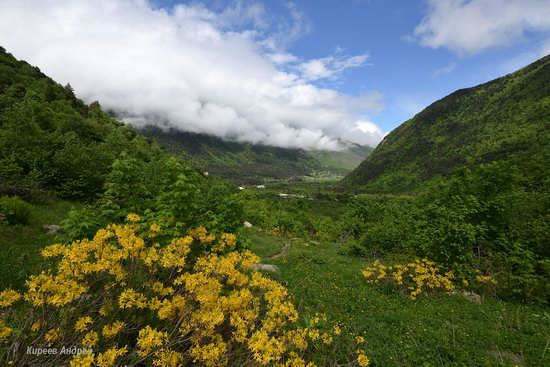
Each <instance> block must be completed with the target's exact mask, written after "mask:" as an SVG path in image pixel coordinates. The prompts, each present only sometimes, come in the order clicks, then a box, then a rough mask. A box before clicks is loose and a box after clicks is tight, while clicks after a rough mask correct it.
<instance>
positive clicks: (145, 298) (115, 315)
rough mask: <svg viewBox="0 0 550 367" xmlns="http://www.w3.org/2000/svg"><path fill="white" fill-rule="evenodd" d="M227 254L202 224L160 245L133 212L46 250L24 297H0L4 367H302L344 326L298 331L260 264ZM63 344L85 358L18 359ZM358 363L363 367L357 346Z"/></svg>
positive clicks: (225, 240) (231, 238) (228, 241)
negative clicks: (45, 264) (44, 266)
mask: <svg viewBox="0 0 550 367" xmlns="http://www.w3.org/2000/svg"><path fill="white" fill-rule="evenodd" d="M235 245H236V236H235V235H233V234H228V233H221V234H219V235H217V236H216V235H213V234H210V233H208V232H207V231H206V229H205V228H204V227H199V228H196V229H191V230H188V232H187V235H184V236H181V237H177V238H169V237H168V238H167V237H166V235H165V233H163V232H162V229H161V226H158V225H156V224H153V225H145V224H144V223H142V222H141V219H140V217H139V216H137V215H136V214H129V215H128V216H127V223H126V224H124V225H109V226H107V227H106V228H104V229H101V230H99V231H98V232H97V233H96V234H95V236H94V237H93V239H91V240H82V241H75V242H73V243H71V244H70V245H60V244H56V245H52V246H49V247H46V248H45V249H44V250H43V252H42V255H43V256H44V257H47V258H49V257H59V258H60V261H59V262H58V263H57V265H55V267H54V268H53V269H51V271H48V272H43V273H41V274H38V275H33V276H31V277H30V278H29V279H28V280H27V282H26V284H27V290H26V292H25V293H24V294H19V293H17V292H15V291H13V290H9V289H8V290H5V291H3V292H0V307H2V308H7V307H13V306H14V305H18V306H20V307H19V308H18V309H12V310H11V311H8V312H7V313H5V314H3V315H2V316H1V318H0V343H2V340H4V341H7V342H8V345H7V348H6V350H7V351H6V353H5V354H4V357H3V360H2V361H1V364H2V365H6V366H7V365H16V366H20V365H68V364H70V366H91V365H93V364H94V363H95V364H96V365H99V366H113V365H128V366H136V365H140V366H141V365H153V366H181V365H199V366H219V365H264V366H265V365H269V366H272V365H276V366H304V367H305V366H306V360H305V359H304V358H305V357H304V356H305V355H307V351H308V350H310V349H313V348H315V350H319V348H318V347H317V346H315V345H317V344H321V343H324V344H331V343H333V337H334V338H336V337H337V336H338V335H340V332H341V331H340V329H339V328H338V329H337V330H336V329H335V331H334V332H333V333H332V334H331V335H329V334H328V333H327V332H326V331H325V332H323V331H322V330H320V328H318V327H317V325H316V323H315V322H314V323H310V324H308V326H305V327H300V326H299V324H298V322H299V316H298V312H297V310H296V308H295V307H294V305H293V303H292V302H291V300H290V298H289V295H288V291H287V290H286V288H285V287H284V286H282V285H281V284H279V283H277V282H276V281H274V280H271V279H269V278H267V277H266V276H264V275H262V274H261V273H259V272H256V271H252V270H251V266H252V265H253V264H255V263H257V262H258V260H259V259H258V257H256V256H255V255H254V254H252V253H251V252H249V251H244V252H238V251H235V250H234V248H235ZM22 311H26V312H22ZM63 346H76V347H77V348H82V349H83V350H84V349H90V350H86V352H87V353H82V354H78V355H74V356H72V355H67V354H65V355H63V354H54V355H38V356H37V355H33V354H27V353H26V351H27V347H34V348H46V347H51V348H58V350H60V349H61V348H62V347H63ZM355 349H356V348H355ZM355 359H356V361H357V363H359V364H360V365H361V366H366V365H367V364H368V358H367V357H366V355H365V354H364V352H363V351H362V350H361V349H360V348H359V349H357V352H356V356H355ZM307 366H313V364H312V363H307Z"/></svg>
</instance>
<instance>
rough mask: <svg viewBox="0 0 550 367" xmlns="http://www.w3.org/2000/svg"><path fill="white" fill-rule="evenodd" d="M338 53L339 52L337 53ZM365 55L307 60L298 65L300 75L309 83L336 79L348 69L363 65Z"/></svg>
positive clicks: (334, 56) (365, 59)
mask: <svg viewBox="0 0 550 367" xmlns="http://www.w3.org/2000/svg"><path fill="white" fill-rule="evenodd" d="M337 53H339V52H337ZM367 57H368V56H367V54H362V55H356V56H345V55H338V54H337V55H331V56H328V57H324V58H320V59H313V60H308V61H306V62H303V63H301V64H300V65H298V70H299V72H300V73H301V75H302V76H303V77H304V78H305V79H307V80H311V81H316V80H320V79H330V80H333V79H336V78H338V77H339V76H341V75H342V73H343V72H345V71H346V70H348V69H353V68H358V67H361V66H364V65H365V62H366V61H367Z"/></svg>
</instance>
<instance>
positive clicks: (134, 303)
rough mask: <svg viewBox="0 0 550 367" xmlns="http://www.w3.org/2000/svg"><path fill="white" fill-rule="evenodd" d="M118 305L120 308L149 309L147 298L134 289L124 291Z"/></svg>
mask: <svg viewBox="0 0 550 367" xmlns="http://www.w3.org/2000/svg"><path fill="white" fill-rule="evenodd" d="M118 304H119V306H120V308H123V309H124V308H131V307H136V308H146V307H147V298H146V297H145V296H144V295H143V294H141V293H139V292H136V291H134V290H133V289H131V288H130V289H127V290H125V291H123V292H122V293H121V294H120V296H119V297H118Z"/></svg>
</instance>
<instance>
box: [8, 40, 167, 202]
mask: <svg viewBox="0 0 550 367" xmlns="http://www.w3.org/2000/svg"><path fill="white" fill-rule="evenodd" d="M122 152H126V154H128V155H130V156H132V157H135V158H138V159H140V160H155V159H157V160H158V159H160V157H166V156H167V155H166V153H163V152H162V151H161V149H160V148H159V147H158V146H157V145H155V144H153V143H151V142H150V141H147V140H145V139H144V138H140V137H138V136H136V134H135V132H134V131H133V130H132V129H131V128H129V127H128V126H125V125H123V124H122V123H120V122H118V121H116V120H115V119H113V118H111V117H110V116H109V115H108V114H106V113H105V112H103V110H102V109H101V106H100V105H99V103H97V102H94V103H92V104H91V105H89V106H87V105H85V104H84V103H83V102H82V101H81V100H79V99H77V98H76V97H75V96H74V93H73V92H72V88H71V87H70V86H67V87H62V86H61V85H59V84H57V83H55V82H54V81H53V80H51V79H50V78H48V77H47V76H45V75H44V74H42V72H40V70H39V69H38V68H33V67H31V66H30V65H29V64H27V63H26V62H24V61H18V60H16V59H15V58H14V57H13V56H12V55H10V54H9V53H7V52H5V50H4V49H1V50H0V157H2V158H1V159H0V194H7V195H14V194H17V195H20V196H23V195H24V196H25V197H27V196H30V194H32V192H33V190H35V189H36V188H40V189H43V190H47V191H50V192H53V193H54V194H56V195H58V196H60V197H64V198H72V199H77V200H87V201H91V200H93V199H95V197H96V195H97V194H98V193H100V192H101V191H102V189H103V184H104V181H105V178H106V175H107V174H108V172H109V170H110V167H111V165H112V163H113V162H114V160H115V159H116V158H117V157H119V156H120V154H121V153H122Z"/></svg>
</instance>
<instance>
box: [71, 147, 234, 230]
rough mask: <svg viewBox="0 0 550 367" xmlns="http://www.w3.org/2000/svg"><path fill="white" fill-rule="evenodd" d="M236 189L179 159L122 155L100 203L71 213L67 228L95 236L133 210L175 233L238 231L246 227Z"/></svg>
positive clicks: (114, 164) (107, 182) (116, 163)
mask: <svg viewBox="0 0 550 367" xmlns="http://www.w3.org/2000/svg"><path fill="white" fill-rule="evenodd" d="M234 192H235V188H234V187H233V186H232V185H230V184H228V183H226V182H223V181H220V180H217V179H210V178H203V177H202V176H200V175H199V174H198V173H197V172H196V171H195V170H193V169H191V168H190V167H189V166H187V165H186V164H185V163H184V162H181V161H180V160H178V159H177V158H174V157H172V158H165V159H163V160H161V161H157V160H151V161H140V160H138V159H136V158H134V157H132V156H130V155H128V154H126V153H122V154H121V155H120V157H119V158H117V159H116V160H115V161H114V162H113V164H112V166H111V171H110V172H109V173H108V174H107V176H106V178H105V191H104V192H103V193H101V194H100V195H99V198H98V200H97V202H96V203H94V204H91V205H88V206H86V207H84V208H81V209H78V210H75V211H73V212H71V213H69V216H68V218H67V219H66V220H65V221H63V226H64V228H65V229H66V230H67V232H68V233H70V235H71V236H72V238H83V237H90V236H92V235H93V233H95V231H96V230H97V229H99V228H101V227H102V226H104V225H106V224H107V223H110V222H120V221H121V220H122V219H123V218H124V216H125V213H126V212H127V211H133V212H141V213H144V214H143V215H144V218H145V220H147V221H148V222H150V223H153V222H154V223H162V225H163V226H164V229H165V230H166V231H170V232H171V233H172V234H178V233H181V230H182V229H185V228H189V227H192V226H198V225H205V226H208V227H209V228H210V229H211V230H212V231H214V232H235V231H237V230H238V229H239V228H240V227H241V226H242V223H243V211H242V208H241V204H240V203H239V202H238V201H237V200H236V199H235V198H234V197H233V196H234V195H233V194H234Z"/></svg>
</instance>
